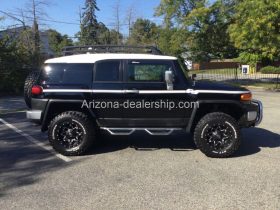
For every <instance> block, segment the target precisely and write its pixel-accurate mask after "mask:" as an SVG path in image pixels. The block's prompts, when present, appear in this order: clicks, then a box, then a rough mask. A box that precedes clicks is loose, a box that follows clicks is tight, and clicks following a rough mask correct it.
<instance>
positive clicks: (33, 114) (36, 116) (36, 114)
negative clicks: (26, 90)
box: [26, 110, 42, 120]
mask: <svg viewBox="0 0 280 210" xmlns="http://www.w3.org/2000/svg"><path fill="white" fill-rule="evenodd" d="M41 116H42V111H40V110H29V111H27V112H26V118H27V119H30V120H41Z"/></svg>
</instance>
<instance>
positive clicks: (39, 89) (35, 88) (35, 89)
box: [31, 85, 43, 95]
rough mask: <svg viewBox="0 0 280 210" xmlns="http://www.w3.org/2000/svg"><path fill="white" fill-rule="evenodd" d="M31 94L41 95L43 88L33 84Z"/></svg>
mask: <svg viewBox="0 0 280 210" xmlns="http://www.w3.org/2000/svg"><path fill="white" fill-rule="evenodd" d="M31 93H32V94H33V95H41V94H42V93H43V88H42V87H41V86H39V85H35V86H33V87H32V89H31Z"/></svg>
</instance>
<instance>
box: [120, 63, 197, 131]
mask: <svg viewBox="0 0 280 210" xmlns="http://www.w3.org/2000/svg"><path fill="white" fill-rule="evenodd" d="M178 70H179V69H176V67H175V65H174V61H172V60H126V62H125V71H124V72H125V73H124V74H125V75H124V78H125V81H124V89H125V99H126V100H127V102H126V106H124V109H123V112H124V113H123V118H124V121H125V122H126V124H127V126H128V127H169V128H170V127H174V128H176V127H185V126H186V125H187V123H188V121H189V119H190V116H191V113H192V107H189V108H179V107H178V105H179V103H180V102H182V103H184V102H185V103H190V101H192V96H191V95H190V94H187V93H186V88H187V85H186V80H184V79H183V78H182V77H184V75H183V74H182V72H180V71H178ZM165 71H172V72H173V74H174V76H175V81H174V89H173V90H167V85H166V83H165V78H164V77H165ZM184 78H185V77H184ZM128 105H130V106H128ZM131 105H133V106H131ZM136 105H138V106H136Z"/></svg>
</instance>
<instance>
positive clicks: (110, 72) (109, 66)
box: [95, 61, 120, 82]
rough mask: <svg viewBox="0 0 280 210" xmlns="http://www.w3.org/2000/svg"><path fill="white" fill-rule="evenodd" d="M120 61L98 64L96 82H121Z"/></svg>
mask: <svg viewBox="0 0 280 210" xmlns="http://www.w3.org/2000/svg"><path fill="white" fill-rule="evenodd" d="M119 69H120V61H101V62H98V63H97V64H96V70H95V81H105V82H106V81H108V82H109V81H119V80H120V78H119Z"/></svg>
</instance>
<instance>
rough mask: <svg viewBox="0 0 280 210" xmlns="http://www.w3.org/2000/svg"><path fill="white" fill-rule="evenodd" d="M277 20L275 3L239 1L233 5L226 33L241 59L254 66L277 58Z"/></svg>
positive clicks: (279, 10)
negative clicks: (239, 53) (232, 17)
mask: <svg viewBox="0 0 280 210" xmlns="http://www.w3.org/2000/svg"><path fill="white" fill-rule="evenodd" d="M279 20H280V2H279V0H269V1H268V0H254V1H240V2H239V3H238V4H237V6H236V13H235V15H234V23H233V24H231V26H230V27H229V33H230V37H231V40H232V41H233V42H234V45H235V47H236V48H238V49H240V50H241V51H242V54H241V56H240V58H241V60H244V61H246V62H248V61H249V62H252V63H255V62H256V61H262V60H263V59H269V60H274V59H276V58H279V55H280V48H279V46H280V35H279V34H280V27H279Z"/></svg>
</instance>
